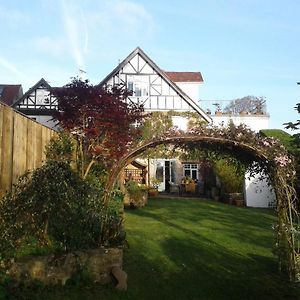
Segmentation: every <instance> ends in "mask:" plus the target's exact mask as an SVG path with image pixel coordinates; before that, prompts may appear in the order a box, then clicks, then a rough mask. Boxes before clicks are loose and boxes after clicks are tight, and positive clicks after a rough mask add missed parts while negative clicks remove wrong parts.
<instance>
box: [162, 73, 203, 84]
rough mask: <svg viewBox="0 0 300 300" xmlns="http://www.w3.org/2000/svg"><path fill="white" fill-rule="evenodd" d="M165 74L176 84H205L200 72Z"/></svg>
mask: <svg viewBox="0 0 300 300" xmlns="http://www.w3.org/2000/svg"><path fill="white" fill-rule="evenodd" d="M165 74H166V75H167V76H168V77H169V78H170V79H171V80H172V81H174V82H203V78H202V75H201V73H200V72H169V71H165Z"/></svg>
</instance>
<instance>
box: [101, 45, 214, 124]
mask: <svg viewBox="0 0 300 300" xmlns="http://www.w3.org/2000/svg"><path fill="white" fill-rule="evenodd" d="M137 54H139V55H140V56H141V57H142V58H143V59H144V60H145V61H146V62H147V63H148V64H149V65H150V66H151V67H152V68H153V70H154V71H155V72H156V73H157V74H158V75H160V76H161V77H162V78H163V79H164V80H165V81H166V82H167V83H168V84H169V85H170V86H171V87H172V88H173V89H174V90H175V91H176V92H177V93H178V94H179V95H180V96H181V97H182V98H183V99H184V100H185V101H186V102H187V103H188V104H189V105H190V106H191V107H192V108H193V109H194V110H195V111H196V112H197V113H198V114H199V115H201V116H202V117H203V119H204V120H206V121H207V122H208V123H210V122H211V121H212V119H211V117H210V116H208V115H207V114H206V113H205V112H204V110H202V109H201V108H200V107H199V105H198V104H197V103H196V102H195V101H194V100H192V99H191V98H190V97H189V96H188V95H187V94H186V93H185V92H184V91H183V90H182V89H181V88H179V87H178V85H176V83H175V82H174V81H173V80H171V79H170V78H169V77H168V76H167V75H166V73H165V72H164V71H162V70H161V69H160V68H159V67H158V66H157V65H156V64H155V63H154V61H153V60H152V59H151V58H150V57H149V56H148V55H147V54H146V53H145V52H144V51H143V50H142V49H141V48H140V47H137V48H136V49H135V50H133V51H132V52H131V53H130V54H129V55H128V56H127V57H126V58H125V59H124V60H123V61H122V62H121V63H120V64H119V65H118V66H117V67H116V68H115V69H114V70H113V71H112V72H111V73H110V74H108V75H107V76H106V77H105V78H104V79H103V80H102V81H101V82H100V83H99V85H100V86H101V85H105V84H106V83H107V81H108V80H109V79H110V78H112V77H113V76H115V75H116V74H117V73H118V72H119V71H120V70H121V69H122V68H123V67H124V66H125V65H126V64H127V63H128V62H129V61H130V60H131V59H132V58H133V57H134V56H136V55H137Z"/></svg>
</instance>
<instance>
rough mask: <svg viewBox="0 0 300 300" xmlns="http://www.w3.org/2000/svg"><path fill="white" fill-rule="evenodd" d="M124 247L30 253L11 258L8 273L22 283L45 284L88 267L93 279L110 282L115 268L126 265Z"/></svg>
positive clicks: (66, 277) (104, 282) (67, 276)
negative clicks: (38, 254) (36, 254)
mask: <svg viewBox="0 0 300 300" xmlns="http://www.w3.org/2000/svg"><path fill="white" fill-rule="evenodd" d="M122 265H123V250H122V249H118V248H107V249H104V248H99V249H93V250H86V251H76V252H73V253H68V254H60V255H54V254H52V255H43V256H29V257H24V258H22V259H18V260H17V261H15V262H11V263H10V266H9V267H8V272H7V273H8V275H9V276H10V277H11V278H12V279H13V280H14V281H15V282H16V283H17V284H18V283H21V282H24V283H25V282H27V283H29V282H31V281H33V280H38V281H40V282H42V283H43V284H45V285H54V284H62V285H64V284H65V283H66V281H67V280H68V279H70V278H72V277H73V276H74V275H76V274H77V273H79V272H82V271H84V274H87V276H88V277H89V279H90V280H91V281H93V282H98V283H101V284H107V283H109V282H110V281H111V279H112V274H111V272H112V269H113V268H118V269H122Z"/></svg>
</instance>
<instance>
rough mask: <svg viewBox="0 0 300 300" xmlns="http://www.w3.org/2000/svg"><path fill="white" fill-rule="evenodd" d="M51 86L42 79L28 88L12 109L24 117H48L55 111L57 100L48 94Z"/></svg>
mask: <svg viewBox="0 0 300 300" xmlns="http://www.w3.org/2000/svg"><path fill="white" fill-rule="evenodd" d="M50 89H51V86H50V85H49V83H48V82H47V81H46V80H45V79H44V78H42V79H41V80H40V81H38V82H37V83H36V84H35V85H34V86H33V87H32V88H30V89H29V90H28V91H27V92H26V93H25V94H24V95H23V96H22V97H21V98H20V99H19V100H18V101H17V102H15V103H14V105H13V107H14V108H16V109H17V110H19V111H21V112H23V113H25V114H26V115H37V114H38V115H48V114H49V112H50V111H52V110H57V100H56V99H55V97H53V96H52V95H51V93H50Z"/></svg>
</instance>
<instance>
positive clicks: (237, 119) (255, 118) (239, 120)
mask: <svg viewBox="0 0 300 300" xmlns="http://www.w3.org/2000/svg"><path fill="white" fill-rule="evenodd" d="M211 117H212V119H213V124H214V125H217V126H218V125H222V124H224V125H225V126H226V125H227V124H228V122H229V121H230V120H232V121H233V123H234V124H235V125H240V124H245V125H247V126H248V127H250V128H251V129H252V130H254V131H256V132H257V131H259V130H261V129H268V128H269V118H270V117H269V115H244V116H243V115H239V116H229V115H221V116H217V115H212V116H211Z"/></svg>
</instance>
